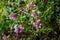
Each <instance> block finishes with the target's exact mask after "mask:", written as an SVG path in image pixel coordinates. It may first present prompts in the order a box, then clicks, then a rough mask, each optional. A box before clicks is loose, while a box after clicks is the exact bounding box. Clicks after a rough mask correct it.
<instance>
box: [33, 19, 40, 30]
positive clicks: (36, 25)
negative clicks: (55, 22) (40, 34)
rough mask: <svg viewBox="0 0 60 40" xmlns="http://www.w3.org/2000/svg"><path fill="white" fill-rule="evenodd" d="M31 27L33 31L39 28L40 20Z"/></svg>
mask: <svg viewBox="0 0 60 40" xmlns="http://www.w3.org/2000/svg"><path fill="white" fill-rule="evenodd" d="M33 26H34V28H35V29H38V28H39V26H41V23H40V20H37V21H35V22H33Z"/></svg>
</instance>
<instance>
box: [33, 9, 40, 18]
mask: <svg viewBox="0 0 60 40" xmlns="http://www.w3.org/2000/svg"><path fill="white" fill-rule="evenodd" d="M32 11H33V14H32V17H33V18H37V17H38V14H39V12H37V11H36V10H32Z"/></svg>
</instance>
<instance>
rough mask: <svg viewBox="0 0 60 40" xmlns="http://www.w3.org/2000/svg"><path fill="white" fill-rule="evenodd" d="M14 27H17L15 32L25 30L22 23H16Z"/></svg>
mask: <svg viewBox="0 0 60 40" xmlns="http://www.w3.org/2000/svg"><path fill="white" fill-rule="evenodd" d="M14 29H15V30H14V32H15V33H19V32H20V33H21V32H22V30H23V27H22V25H21V24H20V25H15V26H14Z"/></svg>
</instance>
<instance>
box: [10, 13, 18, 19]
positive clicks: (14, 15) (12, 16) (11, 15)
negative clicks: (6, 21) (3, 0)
mask: <svg viewBox="0 0 60 40" xmlns="http://www.w3.org/2000/svg"><path fill="white" fill-rule="evenodd" d="M16 16H17V14H16V13H13V12H12V13H11V14H10V15H9V18H10V19H11V20H16Z"/></svg>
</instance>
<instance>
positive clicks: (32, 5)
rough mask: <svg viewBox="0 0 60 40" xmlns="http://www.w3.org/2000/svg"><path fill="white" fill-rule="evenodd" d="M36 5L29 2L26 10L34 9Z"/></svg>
mask: <svg viewBox="0 0 60 40" xmlns="http://www.w3.org/2000/svg"><path fill="white" fill-rule="evenodd" d="M35 6H36V5H35V4H33V3H32V2H30V4H29V5H27V7H28V8H34V7H35Z"/></svg>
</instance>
